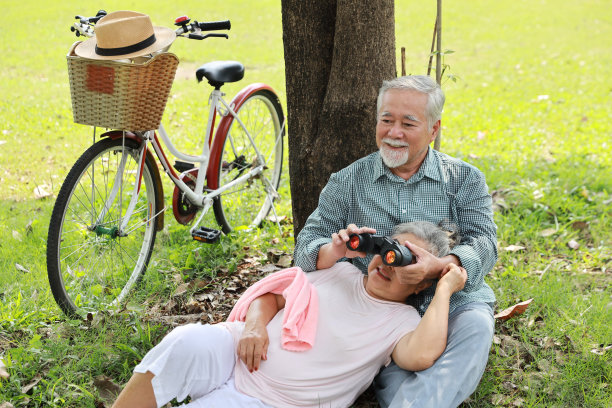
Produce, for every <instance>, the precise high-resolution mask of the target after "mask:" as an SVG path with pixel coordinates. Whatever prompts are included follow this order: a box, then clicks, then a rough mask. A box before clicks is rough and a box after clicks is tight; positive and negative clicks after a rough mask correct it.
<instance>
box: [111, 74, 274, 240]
mask: <svg viewBox="0 0 612 408" xmlns="http://www.w3.org/2000/svg"><path fill="white" fill-rule="evenodd" d="M259 89H270V90H271V88H270V87H268V86H267V85H264V84H252V85H250V86H248V87H246V88H244V89H243V90H242V91H241V92H240V93H239V94H238V95H236V97H235V98H234V99H233V100H232V103H231V104H228V103H227V102H226V101H225V100H224V99H223V95H224V94H223V93H222V92H221V91H220V90H218V89H214V90H213V91H212V92H211V95H210V98H209V106H210V107H209V113H208V122H207V125H206V135H205V138H204V146H203V148H202V154H200V155H199V156H194V155H189V154H185V153H183V152H180V151H179V150H178V149H177V148H176V147H175V146H174V144H173V143H172V141H171V140H170V137H169V136H168V134H167V133H166V130H165V129H164V127H163V126H162V125H160V127H159V129H158V132H155V131H153V130H151V131H147V132H144V133H139V134H138V135H139V136H140V137H141V138H142V139H143V143H142V148H141V151H140V155H139V156H140V157H139V158H138V161H139V166H138V173H137V175H136V181H135V185H134V188H133V189H132V193H131V194H132V197H131V200H130V204H129V205H128V208H127V210H126V213H125V216H124V219H123V220H122V223H121V226H120V228H119V231H118V233H119V234H120V235H124V234H126V233H127V231H125V227H126V226H127V224H128V223H129V220H130V218H131V216H132V213H133V210H134V204H135V203H136V201H137V198H138V194H139V193H140V185H141V181H142V169H143V167H144V163H145V159H146V152H147V151H148V149H147V147H148V144H149V143H151V146H152V147H153V150H154V151H155V154H156V155H157V157H158V159H159V161H160V163H161V165H162V167H163V168H164V170H165V171H166V174H168V176H169V177H170V179H171V180H172V182H173V183H174V184H175V185H176V186H177V187H178V188H179V189H180V190H181V191H182V192H183V193H184V194H185V195H186V196H187V198H188V199H189V201H191V202H192V203H194V204H195V205H197V206H199V207H202V209H201V210H200V211H201V214H200V215H199V217H198V219H197V221H196V222H195V223H194V224H193V225H194V226H193V227H192V228H191V230H190V232H193V231H194V230H195V229H197V228H198V225H199V224H200V221H201V220H202V219H203V217H204V216H205V215H206V213H207V212H208V210H209V209H210V208H211V207H212V205H213V200H214V199H215V198H216V197H218V196H219V195H221V194H223V193H224V192H225V191H227V190H229V189H231V188H233V187H234V186H235V185H237V184H241V183H244V182H245V181H246V180H248V179H250V178H252V177H255V176H257V175H259V174H261V173H262V172H263V170H264V166H265V158H264V157H263V156H262V155H261V152H260V151H259V150H258V149H257V146H256V144H255V142H254V140H253V136H252V135H251V134H250V133H249V131H248V129H247V128H246V126H245V125H244V123H243V122H242V120H241V119H240V117H239V116H238V114H237V113H236V111H235V110H234V109H238V107H239V106H240V105H241V104H242V102H244V101H245V100H246V99H247V98H248V97H249V96H250V95H251V94H252V93H253V92H255V91H256V90H259ZM217 115H219V116H221V122H220V123H219V127H218V130H217V134H223V133H224V132H227V131H228V130H229V126H230V124H231V122H232V121H234V120H235V121H237V123H238V124H239V125H240V126H241V127H242V129H243V130H244V132H245V134H246V135H247V137H248V138H249V142H250V143H251V145H252V146H253V148H254V150H255V152H256V155H257V166H255V167H253V168H251V169H250V170H249V171H248V172H247V173H245V174H243V175H241V176H240V177H238V178H236V179H235V180H232V181H231V182H229V183H227V184H225V185H223V186H222V187H219V186H218V185H216V180H217V176H218V171H219V168H218V167H219V166H218V165H217V166H212V167H211V166H210V164H211V160H210V159H211V157H217V156H216V155H218V154H219V153H220V150H222V149H223V142H224V140H220V139H221V137H215V138H213V134H212V133H213V131H214V125H215V120H216V117H217ZM284 126H285V123H284V122H283V123H282V125H281V131H280V132H279V134H278V136H277V139H276V140H275V143H276V144H277V143H278V142H279V139H280V138H281V137H282V134H283V131H284ZM220 132H221V133H220ZM122 133H124V132H122ZM124 137H125V136H124ZM160 138H161V141H160ZM162 142H163V143H162ZM164 145H165V146H166V147H167V148H168V150H169V151H170V152H171V153H172V154H173V155H174V156H176V157H177V158H179V159H181V160H185V161H188V162H193V163H199V167H198V176H197V179H196V185H195V188H194V189H193V190H192V189H191V188H190V187H189V186H188V185H187V184H185V182H183V181H182V180H181V178H180V176H179V174H177V172H176V171H175V169H174V167H173V166H172V165H171V164H170V162H169V160H168V158H167V156H166V154H165V152H164V149H163V146H164ZM124 164H125V160H123V161H122V163H121V165H120V169H119V170H120V171H119V172H118V175H117V180H118V179H119V178H120V177H121V174H122V173H123V165H124ZM216 164H218V163H216ZM207 178H208V179H209V180H214V182H212V183H211V184H212V185H209V186H208V187H209V188H208V189H207V191H206V192H204V182H205V179H207ZM116 184H119V183H115V186H114V187H113V192H112V194H111V195H110V196H109V198H108V200H107V201H106V203H105V208H110V207H111V205H112V203H113V201H114V200H115V198H116V195H117V191H116V190H117V189H118V188H119V187H117V186H116ZM265 184H266V191H267V192H268V194H269V195H272V196H274V197H277V196H278V192H277V191H276V189H275V188H274V186H273V185H272V184H271V183H270V182H269V181H267V180H266V182H265ZM272 208H273V211H274V213H276V210H275V209H274V206H273V205H272ZM164 209H165V207H164ZM103 213H105V212H103ZM157 215H159V214H154V215H153V218H154V217H156V216H157ZM102 218H103V217H102V216H101V218H100V219H102ZM149 221H150V220H147V221H146V222H149Z"/></svg>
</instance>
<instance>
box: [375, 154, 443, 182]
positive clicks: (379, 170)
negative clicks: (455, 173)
mask: <svg viewBox="0 0 612 408" xmlns="http://www.w3.org/2000/svg"><path fill="white" fill-rule="evenodd" d="M436 159H437V157H436V153H435V151H434V150H433V149H432V148H431V147H428V148H427V156H425V160H424V161H423V163H422V164H421V167H420V168H419V170H418V171H417V172H416V173H415V174H413V175H412V177H410V179H409V180H408V182H410V183H414V182H417V181H419V180H421V179H422V178H423V177H429V178H431V179H434V180H438V181H440V180H441V175H440V169H439V166H438V163H437V160H436ZM372 174H373V176H374V180H378V179H379V178H380V177H382V176H387V177H388V178H389V179H391V180H396V179H399V180H402V181H404V180H403V179H402V178H401V177H399V176H396V175H395V174H393V173H392V172H391V170H390V169H389V168H388V167H387V166H386V165H385V164H384V163H383V161H382V157H380V152H377V160H375V162H374V169H373V173H372Z"/></svg>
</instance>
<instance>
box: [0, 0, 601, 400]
mask: <svg viewBox="0 0 612 408" xmlns="http://www.w3.org/2000/svg"><path fill="white" fill-rule="evenodd" d="M428 3H432V4H428ZM433 3H434V2H416V1H410V2H409V1H407V0H397V1H396V45H397V47H398V56H399V47H406V55H407V64H406V65H407V72H408V73H413V74H421V73H425V71H426V66H427V57H428V53H429V48H430V45H431V35H432V31H433V22H434V18H435V5H434V4H433ZM0 5H2V6H4V7H2V9H3V13H2V14H1V15H0V38H1V39H2V44H3V56H2V58H1V59H0V69H1V71H0V72H1V74H0V76H1V78H2V81H0V87H1V88H0V91H1V92H0V95H1V96H0V356H1V357H2V360H3V362H4V364H5V365H6V366H7V371H8V373H9V374H10V378H8V379H5V380H0V407H2V408H8V407H10V406H14V407H55V406H57V407H60V406H61V407H100V406H104V405H100V404H102V403H103V401H106V398H107V394H108V393H112V392H113V390H114V389H115V387H116V385H117V384H119V385H122V384H123V383H124V382H125V381H126V380H127V378H128V377H129V375H130V373H131V369H132V368H133V366H134V365H135V363H136V362H137V361H138V360H139V359H140V358H141V357H142V356H143V355H144V353H146V351H147V350H148V349H149V348H150V347H151V346H152V345H154V344H155V343H157V342H158V341H159V339H160V338H161V337H162V336H163V335H164V334H165V333H166V332H167V331H168V330H169V328H170V327H171V326H173V325H175V324H179V323H181V322H182V321H181V320H180V318H179V317H177V316H178V315H191V318H193V316H194V315H196V314H197V316H198V319H199V318H200V317H199V316H200V315H201V316H202V317H201V319H202V320H204V321H215V320H218V319H220V318H222V316H221V315H219V314H215V313H217V312H218V311H219V310H226V309H227V308H229V307H230V305H231V302H232V301H233V299H234V298H235V296H236V295H237V292H239V291H240V288H241V285H243V284H244V283H245V282H248V280H249V276H251V277H252V276H255V275H256V274H261V273H264V272H265V268H263V266H264V265H265V264H269V263H272V262H276V263H279V264H283V263H284V262H286V259H287V257H286V256H284V255H286V254H290V253H291V252H292V250H293V237H292V236H291V231H292V227H291V224H290V203H289V199H288V198H286V197H285V198H284V200H283V201H282V202H281V204H280V211H281V213H282V214H284V215H287V216H288V218H287V219H286V220H285V222H284V224H283V234H282V237H279V234H278V230H277V228H276V227H275V226H274V225H267V226H266V227H265V228H263V229H262V230H259V231H255V232H251V233H247V232H245V231H239V232H237V233H234V234H230V235H229V236H228V237H225V238H224V239H223V240H222V243H221V244H220V245H217V246H206V247H202V246H200V245H198V244H197V243H195V242H193V241H192V240H191V238H190V237H189V234H188V229H187V228H186V227H183V226H181V225H179V224H177V223H176V222H175V221H174V220H173V219H172V216H171V213H170V212H167V216H166V226H165V228H164V230H163V231H161V232H160V233H159V234H158V242H157V243H156V252H155V253H154V256H153V259H152V261H151V264H150V267H149V270H148V273H147V275H146V276H145V279H144V282H143V284H142V285H141V286H140V288H139V289H138V290H137V292H136V293H135V294H134V296H133V298H132V299H133V301H132V302H131V303H130V305H129V307H128V310H127V311H125V312H122V313H120V314H117V315H113V316H108V315H104V314H100V315H98V317H96V318H95V319H94V320H92V321H78V320H69V319H66V318H65V316H63V315H62V314H61V313H60V311H59V309H58V308H57V306H56V305H55V303H54V301H53V298H52V295H51V294H50V291H49V286H48V281H47V276H46V264H45V262H46V261H45V245H46V244H45V241H46V237H47V229H48V220H49V217H50V213H51V209H52V206H53V202H54V196H55V195H57V193H58V191H59V189H60V186H61V183H62V181H63V179H64V177H65V175H66V174H67V172H68V171H69V169H70V167H71V166H72V164H73V163H74V162H75V161H76V159H77V158H78V156H79V155H80V154H81V152H82V151H83V150H84V149H85V147H86V146H88V145H89V144H90V142H91V130H90V128H88V127H85V126H82V125H76V124H74V123H73V122H72V112H71V105H70V95H69V88H68V81H67V74H66V62H65V54H66V52H67V51H68V49H69V47H70V45H71V44H72V42H73V41H75V40H76V38H75V37H74V36H73V34H71V33H70V31H69V26H70V24H71V22H72V17H73V16H74V15H75V14H84V15H92V14H94V13H95V12H96V11H97V10H96V9H95V8H90V7H91V6H88V5H84V3H83V2H76V1H74V0H69V1H63V2H34V1H32V0H25V1H22V2H19V3H10V4H9V2H7V1H2V2H0ZM101 6H102V7H104V8H106V10H108V11H113V10H119V9H124V8H129V9H134V10H139V11H142V12H146V13H148V14H150V15H151V17H152V19H153V22H154V23H155V24H157V25H170V24H171V23H172V21H173V19H174V18H175V17H177V16H179V15H182V14H188V15H189V16H190V17H193V18H195V19H197V20H199V21H205V20H220V19H225V18H229V19H231V20H232V30H231V31H230V32H229V35H230V39H229V40H224V39H210V40H206V41H203V42H192V41H187V40H183V39H179V40H177V41H176V42H175V44H174V45H173V48H172V50H173V52H175V53H176V54H177V55H178V56H179V58H180V59H181V65H180V66H179V74H178V77H177V80H176V81H175V83H174V85H173V89H172V95H173V96H172V97H171V99H170V100H169V102H168V106H167V108H166V114H165V119H164V123H166V128H167V129H168V130H169V132H170V133H171V135H172V137H173V140H174V141H175V142H176V144H177V145H178V147H179V148H181V149H183V150H189V149H193V148H195V147H197V146H198V137H199V135H200V134H201V132H202V129H203V128H204V127H205V121H204V120H203V119H202V118H201V117H200V116H199V115H200V113H201V112H202V110H201V109H202V107H203V105H205V104H206V100H207V97H208V89H205V88H206V86H205V85H203V84H199V85H196V81H195V76H194V71H195V68H197V67H198V66H199V64H201V63H204V62H207V61H210V60H213V59H228V60H229V59H235V60H240V61H242V62H243V63H244V64H245V65H246V72H247V74H246V77H245V79H244V80H243V81H242V84H247V83H249V82H256V81H257V82H267V83H269V84H270V85H271V86H272V87H273V88H275V89H276V90H277V92H278V93H279V95H280V96H281V99H282V100H283V101H284V99H285V97H284V96H285V89H284V66H283V58H282V53H283V48H282V32H281V16H280V1H272V0H256V1H253V2H247V1H244V0H242V1H230V2H225V3H218V4H216V5H215V6H216V7H214V8H211V6H212V5H211V4H204V5H203V4H202V3H201V2H195V1H191V0H189V1H185V2H183V4H181V6H180V7H181V8H177V6H174V5H172V4H170V3H157V2H151V1H144V0H134V1H132V2H130V3H129V5H128V4H126V3H125V2H119V1H116V0H111V1H108V2H106V3H105V4H104V5H101ZM444 7H445V9H444V16H443V37H442V40H443V48H444V49H447V50H452V51H454V52H452V53H451V52H446V53H445V64H447V65H448V66H449V67H448V68H447V71H446V73H447V74H448V73H450V74H452V75H454V76H456V81H453V80H451V79H450V78H448V77H447V78H446V79H445V82H444V84H443V87H444V89H445V91H446V94H447V104H446V107H445V112H444V116H443V135H442V150H443V151H444V152H446V153H449V154H451V155H453V156H456V157H459V158H462V159H464V160H466V161H468V162H470V163H472V164H474V165H476V166H477V167H479V168H480V169H482V170H483V171H484V173H485V174H486V176H487V180H488V184H489V187H490V191H491V192H492V193H493V196H494V204H495V210H496V212H495V221H496V223H497V225H498V239H499V248H500V259H499V262H498V263H497V265H496V267H495V268H494V270H493V271H492V272H491V274H490V275H489V276H488V277H487V282H488V283H489V285H490V286H491V287H492V288H493V289H494V291H495V293H496V296H497V300H498V306H497V311H500V310H502V309H504V308H506V307H508V306H511V305H513V304H515V303H518V302H521V301H525V300H528V299H533V301H532V303H531V305H530V306H529V308H528V309H527V311H526V312H525V313H524V314H522V315H520V316H517V317H514V318H512V319H510V320H507V321H497V322H496V332H495V339H494V345H493V347H492V350H491V354H490V358H489V365H488V367H487V370H486V372H485V374H484V376H483V379H482V381H481V384H480V386H479V387H478V389H477V390H476V392H475V393H474V394H473V395H472V396H471V397H470V399H469V400H468V401H466V402H465V403H464V404H463V406H465V407H489V406H505V407H609V406H611V405H612V390H611V387H612V386H611V384H610V381H611V378H610V377H611V371H612V370H611V367H612V365H611V357H610V356H611V353H612V351H611V350H610V346H611V345H612V329H611V326H612V325H611V323H612V310H611V308H612V299H611V293H612V291H611V289H610V283H611V271H612V222H611V221H610V220H611V218H612V80H611V79H610V75H609V74H608V67H610V66H612V53H610V46H611V45H612V41H611V40H610V38H612V13H611V12H610V11H609V4H608V2H605V1H604V0H586V1H581V0H559V1H552V0H538V1H526V0H518V1H513V2H508V1H506V2H490V1H489V2H487V1H484V0H473V1H470V2H446V4H445V5H444ZM24 16H28V17H29V18H30V19H31V20H32V22H31V23H29V24H26V22H25V21H23V20H24ZM398 65H399V58H398ZM226 88H227V89H225V92H226V93H227V94H228V95H230V96H231V95H233V94H235V93H236V92H237V91H238V90H239V89H240V88H241V84H235V85H232V86H227V87H226ZM283 103H284V102H283ZM283 183H284V184H283V185H284V191H285V192H287V191H288V188H287V183H288V180H286V176H285V180H284V181H283ZM164 188H165V194H166V202H167V203H168V205H169V203H170V199H171V194H172V189H171V188H170V184H165V185H164ZM194 300H195V301H196V302H194ZM198 302H199V304H204V305H205V307H202V306H201V305H200V306H194V305H195V304H196V303H198ZM215 302H216V303H215ZM3 402H6V403H7V404H10V405H3ZM359 404H360V405H359V406H368V405H369V404H368V403H367V402H366V401H362V402H360V403H359ZM106 406H110V405H106Z"/></svg>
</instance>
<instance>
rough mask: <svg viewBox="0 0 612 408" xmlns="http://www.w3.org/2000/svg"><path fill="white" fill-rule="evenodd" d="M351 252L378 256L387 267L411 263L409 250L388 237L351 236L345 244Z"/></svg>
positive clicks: (373, 235) (370, 235)
mask: <svg viewBox="0 0 612 408" xmlns="http://www.w3.org/2000/svg"><path fill="white" fill-rule="evenodd" d="M346 247H347V248H348V249H350V250H351V251H357V252H365V253H366V254H374V255H380V256H381V257H382V260H383V263H384V264H385V265H389V266H405V265H409V264H411V263H412V258H413V255H412V253H411V252H410V250H409V249H408V248H407V247H405V246H403V245H401V244H400V243H399V242H397V241H395V240H394V239H392V238H390V237H385V236H382V235H375V234H368V233H363V234H351V235H349V240H348V242H347V243H346Z"/></svg>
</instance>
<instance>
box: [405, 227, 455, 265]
mask: <svg viewBox="0 0 612 408" xmlns="http://www.w3.org/2000/svg"><path fill="white" fill-rule="evenodd" d="M441 225H442V223H441ZM445 227H448V228H449V229H451V231H445V230H444V229H442V228H441V226H437V225H435V224H432V223H431V222H429V221H413V222H406V223H403V224H399V225H396V226H395V228H393V237H396V236H398V235H402V234H412V235H414V236H415V237H417V238H419V239H421V240H423V241H425V242H427V243H429V246H430V247H429V248H423V249H428V250H429V252H431V254H432V255H435V256H437V257H443V256H446V255H448V254H449V253H450V250H451V248H452V247H453V246H454V245H455V243H456V242H458V240H459V237H458V234H457V232H456V227H455V226H454V225H450V224H448V225H445Z"/></svg>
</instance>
